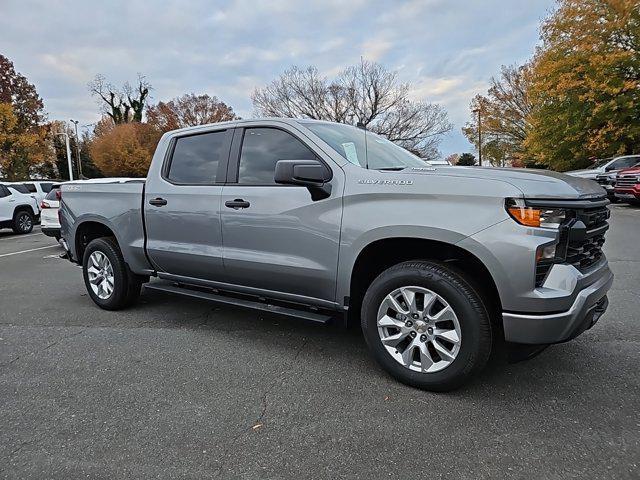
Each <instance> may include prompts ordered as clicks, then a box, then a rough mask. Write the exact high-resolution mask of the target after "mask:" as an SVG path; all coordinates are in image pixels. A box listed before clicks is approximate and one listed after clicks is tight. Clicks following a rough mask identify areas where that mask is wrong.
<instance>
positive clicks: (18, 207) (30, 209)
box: [11, 203, 36, 218]
mask: <svg viewBox="0 0 640 480" xmlns="http://www.w3.org/2000/svg"><path fill="white" fill-rule="evenodd" d="M24 211H27V212H30V213H31V215H33V216H34V217H35V216H36V212H34V211H33V207H32V206H31V205H29V204H28V203H22V204H20V205H16V207H15V208H14V209H13V215H12V216H11V218H16V214H17V213H18V212H24Z"/></svg>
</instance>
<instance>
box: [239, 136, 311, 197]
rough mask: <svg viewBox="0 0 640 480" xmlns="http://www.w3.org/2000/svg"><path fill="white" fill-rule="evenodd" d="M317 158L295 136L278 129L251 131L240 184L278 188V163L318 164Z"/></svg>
mask: <svg viewBox="0 0 640 480" xmlns="http://www.w3.org/2000/svg"><path fill="white" fill-rule="evenodd" d="M316 158H317V157H316V155H315V154H314V153H313V152H312V151H311V150H310V149H309V148H308V147H307V146H306V145H305V144H304V143H302V142H301V141H300V140H298V139H297V138H296V137H294V136H293V135H291V134H289V133H287V132H284V131H282V130H278V129H275V128H247V129H246V130H245V132H244V139H243V141H242V153H241V154H240V167H239V171H238V183H242V184H245V185H275V183H276V182H275V181H274V174H275V170H276V162H277V161H278V160H315V159H316Z"/></svg>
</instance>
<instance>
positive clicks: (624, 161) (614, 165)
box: [565, 155, 640, 180]
mask: <svg viewBox="0 0 640 480" xmlns="http://www.w3.org/2000/svg"><path fill="white" fill-rule="evenodd" d="M638 162H640V155H625V156H623V157H615V158H605V159H603V160H596V161H595V163H594V164H593V166H592V167H591V168H587V169H584V170H571V171H569V172H565V173H566V174H567V175H571V176H573V177H580V178H588V179H590V180H596V177H597V176H598V175H600V174H602V173H608V172H611V171H614V170H622V169H623V168H629V167H632V166H633V165H635V164H636V163H638Z"/></svg>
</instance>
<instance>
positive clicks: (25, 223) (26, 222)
mask: <svg viewBox="0 0 640 480" xmlns="http://www.w3.org/2000/svg"><path fill="white" fill-rule="evenodd" d="M32 227H33V222H32V221H31V217H30V216H29V214H28V213H22V214H21V215H20V216H19V217H18V229H19V230H20V231H21V232H28V231H29V230H31V228H32Z"/></svg>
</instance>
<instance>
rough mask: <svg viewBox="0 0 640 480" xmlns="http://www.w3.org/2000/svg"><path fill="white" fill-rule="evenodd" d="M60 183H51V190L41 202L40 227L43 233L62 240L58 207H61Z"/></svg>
mask: <svg viewBox="0 0 640 480" xmlns="http://www.w3.org/2000/svg"><path fill="white" fill-rule="evenodd" d="M60 185H61V184H60V183H54V184H52V185H51V190H50V191H49V193H47V196H46V197H44V199H43V200H42V201H41V202H40V208H41V212H40V228H41V229H42V233H44V234H45V235H47V236H48V237H54V238H55V239H56V240H60V220H59V219H58V208H59V207H60V196H61V192H60Z"/></svg>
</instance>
